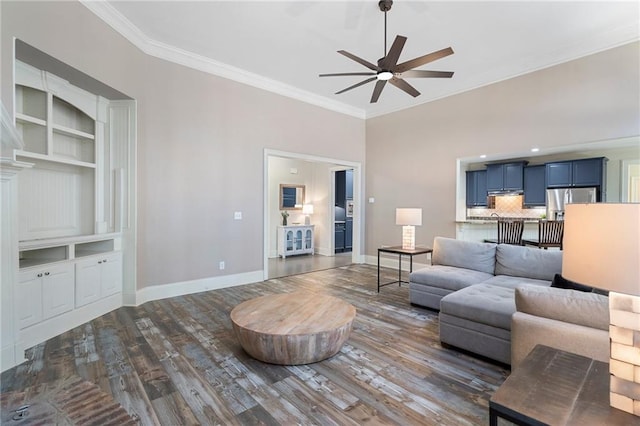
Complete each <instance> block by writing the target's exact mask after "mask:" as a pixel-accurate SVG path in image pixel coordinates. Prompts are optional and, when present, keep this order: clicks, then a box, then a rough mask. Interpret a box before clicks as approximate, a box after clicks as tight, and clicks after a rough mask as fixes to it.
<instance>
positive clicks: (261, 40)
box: [83, 0, 640, 118]
mask: <svg viewBox="0 0 640 426" xmlns="http://www.w3.org/2000/svg"><path fill="white" fill-rule="evenodd" d="M83 3H84V4H85V5H86V6H87V7H88V8H89V9H91V10H92V11H93V12H94V13H96V14H97V15H98V16H100V17H101V18H102V19H104V20H105V21H107V22H108V23H109V24H110V25H111V26H113V27H114V28H115V29H116V30H117V31H119V32H120V33H122V34H123V35H125V36H126V37H127V38H128V39H129V40H131V41H132V42H133V43H134V44H136V45H137V46H138V47H139V48H141V49H142V50H143V51H145V52H147V53H149V54H151V55H154V56H159V57H163V58H165V59H168V60H173V61H175V62H178V63H182V64H185V65H188V66H193V67H194V68H198V69H201V70H204V71H208V72H211V73H213V74H218V75H221V76H223V77H226V78H232V79H235V80H238V81H241V82H244V83H248V84H252V85H254V86H257V87H261V88H265V89H268V90H272V91H274V92H276V93H281V94H284V95H287V96H291V97H294V98H297V99H301V100H304V101H306V102H310V103H313V104H316V105H321V106H323V107H326V108H330V109H334V110H337V111H340V112H344V113H347V114H351V115H354V116H358V117H363V118H365V117H374V116H378V115H382V114H386V113H389V112H392V111H397V110H401V109H404V108H408V107H411V106H414V105H418V104H421V103H425V102H429V101H432V100H435V99H439V98H442V97H446V96H450V95H452V94H456V93H460V92H463V91H466V90H470V89H473V88H477V87H480V86H484V85H487V84H491V83H494V82H497V81H501V80H504V79H508V78H512V77H515V76H518V75H521V74H525V73H528V72H531V71H534V70H538V69H541V68H545V67H548V66H552V65H555V64H558V63H562V62H566V61H569V60H572V59H576V58H579V57H582V56H586V55H589V54H592V53H595V52H598V51H602V50H605V49H609V48H612V47H615V46H619V45H621V44H625V43H629V42H631V41H635V40H639V39H640V11H639V10H640V2H638V1H624V2H612V1H603V2H597V1H588V2H576V1H562V2H561V1H545V2H543V1H515V2H504V1H498V2H485V1H471V2H461V1H447V2H434V1H404V0H396V1H395V2H394V4H393V7H392V9H391V11H389V12H388V14H387V20H388V21H387V25H388V37H387V40H388V45H389V47H390V45H391V43H392V41H393V39H394V38H395V36H396V35H397V34H399V35H403V36H406V37H408V40H407V42H406V44H405V47H404V50H403V52H402V55H401V57H400V60H399V62H404V61H406V60H409V59H413V58H414V57H417V56H422V55H424V54H427V53H430V52H432V51H435V50H440V49H442V48H445V47H449V46H451V47H452V48H453V50H454V51H455V54H454V55H451V56H449V57H446V58H443V59H440V60H438V61H436V62H432V63H431V64H428V65H425V66H422V67H420V68H419V69H431V70H443V71H455V75H454V76H453V78H452V79H410V80H408V82H409V83H410V84H412V85H413V86H414V87H415V88H416V89H418V90H419V91H420V92H421V93H422V94H421V95H420V96H418V97H417V98H412V97H411V96H409V95H407V94H406V93H404V92H402V91H400V90H399V89H397V88H396V87H393V86H391V85H387V86H386V87H385V89H384V91H383V92H382V95H381V96H380V99H379V101H378V103H377V104H370V103H369V100H370V98H371V93H372V91H373V87H374V83H373V82H372V83H369V84H366V85H364V86H361V87H359V88H356V89H354V90H351V91H349V92H346V93H344V94H340V95H334V93H335V92H336V91H338V90H341V89H343V88H346V87H348V86H351V85H352V84H355V83H357V82H358V81H360V80H364V79H365V78H366V77H325V78H319V77H318V74H319V73H333V72H358V71H362V72H366V71H368V70H367V69H366V68H365V67H364V66H362V65H359V64H358V63H356V62H354V61H351V60H350V59H348V58H346V57H344V56H342V55H339V54H338V53H336V51H337V50H342V49H343V50H347V51H348V52H350V53H352V54H354V55H357V56H359V57H361V58H363V59H365V60H367V61H369V62H373V63H375V62H376V61H377V59H378V58H380V57H382V56H383V55H384V37H383V34H384V14H383V13H382V12H380V10H379V9H378V2H377V0H366V1H311V2H302V1H253V2H249V1H199V2H187V1H109V2H92V1H83ZM615 66H616V64H611V67H612V68H615Z"/></svg>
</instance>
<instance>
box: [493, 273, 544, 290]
mask: <svg viewBox="0 0 640 426" xmlns="http://www.w3.org/2000/svg"><path fill="white" fill-rule="evenodd" d="M482 284H491V285H495V286H498V287H508V288H516V287H518V286H520V285H522V284H533V285H541V286H543V287H549V285H550V284H551V283H550V282H549V281H545V280H536V279H533V278H525V277H512V276H510V275H496V276H495V277H491V278H489V279H488V280H486V281H483V282H482Z"/></svg>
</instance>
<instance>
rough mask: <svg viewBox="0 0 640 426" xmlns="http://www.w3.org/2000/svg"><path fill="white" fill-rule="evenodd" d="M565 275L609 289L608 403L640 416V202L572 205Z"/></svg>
mask: <svg viewBox="0 0 640 426" xmlns="http://www.w3.org/2000/svg"><path fill="white" fill-rule="evenodd" d="M564 218H565V224H564V254H563V260H562V275H563V276H564V277H565V278H567V279H570V280H572V281H576V282H578V283H581V284H586V285H590V286H593V287H597V288H600V289H604V290H609V292H610V293H609V337H610V353H609V358H610V360H609V372H610V382H609V403H610V404H611V406H612V407H615V408H618V409H620V410H623V411H626V412H628V413H632V414H634V415H636V416H640V204H632V203H628V204H619V203H617V204H613V203H612V204H609V203H595V204H568V205H567V206H566V209H565V216H564Z"/></svg>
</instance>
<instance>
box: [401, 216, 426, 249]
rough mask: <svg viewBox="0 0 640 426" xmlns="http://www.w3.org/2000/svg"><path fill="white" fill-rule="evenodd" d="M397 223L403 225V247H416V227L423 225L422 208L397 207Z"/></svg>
mask: <svg viewBox="0 0 640 426" xmlns="http://www.w3.org/2000/svg"><path fill="white" fill-rule="evenodd" d="M396 225H402V248H403V249H405V250H413V249H415V248H416V228H415V226H422V209H408V208H399V209H396Z"/></svg>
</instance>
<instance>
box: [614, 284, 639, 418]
mask: <svg viewBox="0 0 640 426" xmlns="http://www.w3.org/2000/svg"><path fill="white" fill-rule="evenodd" d="M609 322H610V324H609V337H610V340H611V348H610V350H611V352H610V360H609V372H610V373H611V377H610V383H609V403H610V404H611V406H612V407H614V408H617V409H619V410H622V411H626V412H627V413H631V414H634V415H636V416H640V297H638V296H629V295H627V294H621V293H615V292H613V291H612V292H609Z"/></svg>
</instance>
